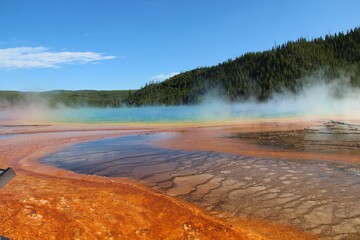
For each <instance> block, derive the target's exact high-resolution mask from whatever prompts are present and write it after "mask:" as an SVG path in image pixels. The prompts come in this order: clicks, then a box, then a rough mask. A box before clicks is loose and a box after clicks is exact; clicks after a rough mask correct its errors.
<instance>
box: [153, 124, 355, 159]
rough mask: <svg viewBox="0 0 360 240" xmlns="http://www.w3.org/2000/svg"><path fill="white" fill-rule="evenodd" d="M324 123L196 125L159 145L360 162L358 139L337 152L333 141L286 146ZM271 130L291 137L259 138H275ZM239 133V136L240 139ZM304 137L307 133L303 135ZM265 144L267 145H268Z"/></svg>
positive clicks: (285, 157) (233, 152) (266, 155)
mask: <svg viewBox="0 0 360 240" xmlns="http://www.w3.org/2000/svg"><path fill="white" fill-rule="evenodd" d="M341 121H343V120H341ZM323 123H324V121H317V120H316V121H315V120H311V121H289V122H286V121H283V122H281V121H276V122H270V121H266V122H258V123H244V124H238V125H225V126H217V127H212V128H209V127H207V128H192V129H188V130H187V131H184V132H182V133H183V134H181V135H178V137H176V138H173V139H171V140H170V141H158V142H157V145H158V146H161V147H166V148H171V149H181V150H203V151H216V152H223V153H231V154H240V155H245V156H257V157H274V158H278V159H296V160H299V159H305V160H314V159H316V160H325V161H339V162H348V163H360V154H358V152H357V151H354V149H355V148H358V145H357V143H355V142H354V141H353V142H352V143H350V144H355V145H354V146H352V148H351V149H349V148H347V147H349V146H345V147H343V148H338V149H337V150H336V151H334V148H333V146H332V145H331V144H330V145H328V146H326V145H325V146H324V145H322V146H321V145H320V144H318V145H317V146H318V148H315V145H314V144H313V145H314V146H310V145H311V143H308V146H309V149H308V150H307V151H303V148H302V149H301V148H300V144H299V142H300V141H299V139H298V143H297V144H298V145H297V147H294V148H292V149H289V148H288V147H287V148H285V147H284V146H285V144H289V142H286V141H287V140H289V141H296V138H295V140H294V139H292V138H291V137H292V135H296V133H300V134H301V131H312V130H311V128H314V127H315V128H319V127H321V126H322V125H323ZM304 129H305V130H304ZM309 129H310V130H309ZM359 129H360V128H359ZM271 133H273V134H274V135H276V134H278V135H279V133H282V134H283V135H285V136H286V137H287V138H282V139H281V141H280V140H279V141H278V144H276V143H275V142H273V144H269V141H267V140H269V139H266V138H264V139H259V137H262V136H264V137H266V136H270V137H271ZM300 134H299V135H300ZM236 136H239V137H238V138H236ZM348 136H349V135H347V137H348ZM357 138H358V135H355V139H353V140H357ZM302 139H304V136H302ZM273 140H274V139H273ZM310 140H311V139H310ZM313 140H315V139H313ZM339 141H341V140H339ZM264 145H267V147H266V146H264ZM320 146H321V147H323V149H324V148H325V150H322V151H319V147H320ZM339 149H340V150H339Z"/></svg>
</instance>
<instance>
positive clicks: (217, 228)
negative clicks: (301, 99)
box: [0, 126, 314, 240]
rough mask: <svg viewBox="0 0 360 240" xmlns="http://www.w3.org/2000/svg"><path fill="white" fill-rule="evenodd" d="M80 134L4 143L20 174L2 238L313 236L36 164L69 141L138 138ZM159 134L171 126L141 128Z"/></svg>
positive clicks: (1, 216)
mask: <svg viewBox="0 0 360 240" xmlns="http://www.w3.org/2000/svg"><path fill="white" fill-rule="evenodd" d="M76 129H77V128H76V127H70V128H66V127H65V126H61V127H60V128H54V127H51V126H50V127H43V128H41V130H39V129H37V130H34V129H24V130H23V132H27V133H29V134H27V135H18V136H14V137H11V138H5V139H0V167H2V168H4V167H7V166H11V167H13V168H14V169H15V171H16V172H17V177H16V178H15V179H13V180H12V181H11V182H10V183H9V184H8V185H7V186H6V187H5V188H3V189H1V190H0V235H4V236H7V237H11V238H13V239H274V240H275V239H279V240H281V239H284V240H285V239H314V237H312V236H310V235H308V234H304V233H302V232H299V231H297V230H296V229H293V228H291V227H287V226H280V225H276V224H271V223H267V222H265V221H262V220H259V219H258V220H254V219H252V220H244V219H233V220H231V222H227V223H225V222H222V221H220V220H218V219H215V218H214V217H211V216H209V215H208V214H207V213H205V212H204V211H203V210H201V209H199V208H197V207H194V206H193V205H191V204H189V203H186V202H183V201H179V200H176V199H175V198H171V197H168V196H164V195H162V194H159V193H156V192H154V191H152V190H150V189H148V188H146V187H143V186H141V185H139V184H137V183H135V182H132V181H129V180H125V179H110V178H102V177H94V176H84V175H78V174H75V173H71V172H67V171H64V170H59V169H55V168H52V167H49V166H44V165H41V164H39V163H37V162H36V159H38V158H39V157H41V156H43V155H45V154H47V153H49V152H52V151H55V150H57V149H59V148H61V147H64V146H67V145H68V144H71V143H75V142H79V141H86V140H90V139H96V138H101V137H106V136H119V135H121V134H132V133H133V132H132V131H127V130H124V128H122V130H121V131H117V130H116V129H117V128H116V127H106V128H102V131H92V130H99V129H96V127H95V128H94V127H87V128H84V127H81V129H80V130H81V132H77V131H75V130H76ZM106 129H111V131H108V130H106ZM127 129H128V128H127ZM68 130H70V132H69V131H68ZM131 130H134V129H131ZM155 130H156V131H164V130H166V129H164V128H158V129H156V128H152V129H150V128H147V129H142V131H155ZM182 130H186V129H182ZM53 132H55V133H53ZM64 132H65V133H64ZM17 133H21V131H17ZM198 140H200V138H198ZM202 140H203V141H204V139H202ZM208 140H209V142H211V141H214V140H213V139H212V138H211V139H210V138H208V139H206V141H208ZM216 141H217V140H216ZM173 144H176V142H174V143H173ZM179 144H180V147H184V145H182V144H186V143H184V142H180V143H179ZM187 144H192V142H191V141H189V142H188V143H187ZM198 145H199V144H198ZM174 146H176V145H174ZM214 150H216V149H214Z"/></svg>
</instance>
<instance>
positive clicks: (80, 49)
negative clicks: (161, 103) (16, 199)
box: [0, 0, 360, 91]
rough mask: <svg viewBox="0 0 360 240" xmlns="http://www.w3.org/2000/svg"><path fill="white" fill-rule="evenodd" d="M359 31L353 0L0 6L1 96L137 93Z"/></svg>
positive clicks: (71, 0)
mask: <svg viewBox="0 0 360 240" xmlns="http://www.w3.org/2000/svg"><path fill="white" fill-rule="evenodd" d="M356 26H360V1H358V0H301V1H300V0H298V1H289V0H283V1H280V0H273V1H268V0H262V1H260V0H252V1H240V0H223V1H220V0H192V1H191V0H177V1H175V0H137V1H136V0H58V1H55V0H54V1H50V0H31V1H30V0H22V1H21V0H0V89H1V90H23V91H43V90H53V89H136V88H139V87H140V86H142V85H144V84H145V83H146V82H148V81H150V80H151V79H154V78H155V79H159V80H160V79H162V78H164V76H168V75H170V74H173V73H177V72H182V71H186V70H190V69H193V68H196V67H200V66H209V65H214V64H217V63H219V62H222V61H225V60H227V59H229V58H235V57H237V56H240V55H241V54H243V53H246V52H249V51H260V50H266V49H269V48H271V47H272V46H274V44H275V42H276V43H277V44H281V43H284V42H286V41H287V40H296V39H297V38H298V37H306V38H313V37H318V36H324V35H325V34H327V33H336V32H339V31H346V30H347V29H351V28H354V27H356Z"/></svg>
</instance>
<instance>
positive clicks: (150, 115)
mask: <svg viewBox="0 0 360 240" xmlns="http://www.w3.org/2000/svg"><path fill="white" fill-rule="evenodd" d="M292 115H294V114H293V113H289V112H282V113H279V112H275V113H274V112H271V111H263V110H259V109H257V110H254V109H251V108H247V109H237V108H236V106H231V105H227V106H218V107H216V106H215V107H214V106H210V105H209V106H176V107H137V108H79V109H61V110H51V111H50V112H49V114H47V115H45V116H43V118H45V119H43V120H46V121H51V122H69V123H113V122H129V123H145V122H159V123H174V122H204V121H216V120H232V119H244V118H268V117H288V116H292Z"/></svg>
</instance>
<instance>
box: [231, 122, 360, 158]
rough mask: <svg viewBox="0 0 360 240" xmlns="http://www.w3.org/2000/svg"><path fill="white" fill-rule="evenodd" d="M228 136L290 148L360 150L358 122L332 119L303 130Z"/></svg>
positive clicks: (350, 152)
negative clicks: (350, 122) (356, 123)
mask: <svg viewBox="0 0 360 240" xmlns="http://www.w3.org/2000/svg"><path fill="white" fill-rule="evenodd" d="M230 137H233V138H239V139H243V140H246V141H247V142H250V143H255V144H259V145H262V146H267V147H272V148H274V147H275V148H281V149H286V150H293V151H302V152H321V153H346V154H360V125H355V124H349V123H345V122H338V121H332V120H330V121H324V122H321V123H320V124H319V125H317V126H313V127H309V128H304V129H302V130H295V131H262V132H249V133H246V132H243V133H238V134H234V135H231V136H230Z"/></svg>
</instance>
